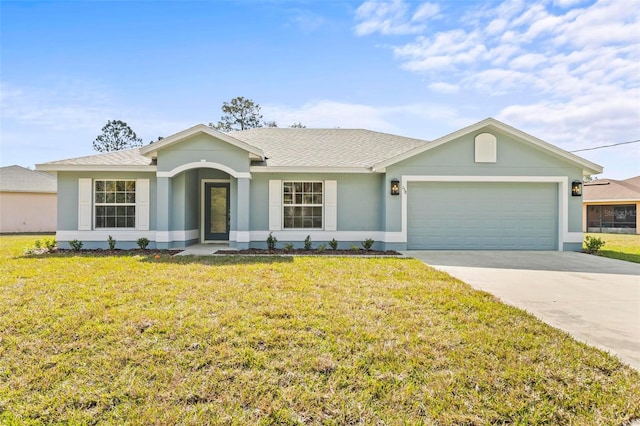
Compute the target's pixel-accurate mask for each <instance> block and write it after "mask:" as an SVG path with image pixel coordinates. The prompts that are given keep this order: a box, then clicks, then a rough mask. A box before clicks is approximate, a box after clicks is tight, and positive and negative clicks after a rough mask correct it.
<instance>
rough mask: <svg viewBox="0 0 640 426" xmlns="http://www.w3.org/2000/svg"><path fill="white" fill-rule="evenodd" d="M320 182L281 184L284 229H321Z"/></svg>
mask: <svg viewBox="0 0 640 426" xmlns="http://www.w3.org/2000/svg"><path fill="white" fill-rule="evenodd" d="M322 201H323V200H322V182H283V183H282V204H283V207H284V228H285V229H295V228H310V229H322Z"/></svg>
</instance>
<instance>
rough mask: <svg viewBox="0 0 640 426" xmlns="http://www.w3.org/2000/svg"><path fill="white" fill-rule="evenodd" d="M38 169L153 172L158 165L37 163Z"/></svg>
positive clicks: (44, 170) (49, 170) (46, 170)
mask: <svg viewBox="0 0 640 426" xmlns="http://www.w3.org/2000/svg"><path fill="white" fill-rule="evenodd" d="M36 170H38V171H43V172H153V173H155V171H156V170H157V167H156V166H142V165H130V166H127V165H121V164H117V165H107V164H50V163H44V164H36Z"/></svg>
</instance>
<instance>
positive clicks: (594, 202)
mask: <svg viewBox="0 0 640 426" xmlns="http://www.w3.org/2000/svg"><path fill="white" fill-rule="evenodd" d="M583 191H584V189H583ZM600 203H602V204H606V203H609V204H611V203H625V204H638V203H640V199H639V198H629V199H625V198H623V199H611V200H585V199H583V200H582V204H589V205H592V206H597V205H598V204H600Z"/></svg>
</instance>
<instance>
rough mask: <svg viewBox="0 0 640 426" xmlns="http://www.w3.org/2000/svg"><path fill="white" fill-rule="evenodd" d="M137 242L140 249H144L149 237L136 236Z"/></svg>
mask: <svg viewBox="0 0 640 426" xmlns="http://www.w3.org/2000/svg"><path fill="white" fill-rule="evenodd" d="M136 242H137V243H138V247H140V248H141V249H142V250H146V249H147V246H148V245H149V239H148V238H144V237H142V238H138V241H136Z"/></svg>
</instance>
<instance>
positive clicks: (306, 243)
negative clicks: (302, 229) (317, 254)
mask: <svg viewBox="0 0 640 426" xmlns="http://www.w3.org/2000/svg"><path fill="white" fill-rule="evenodd" d="M304 249H305V250H311V235H307V238H305V239H304Z"/></svg>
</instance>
